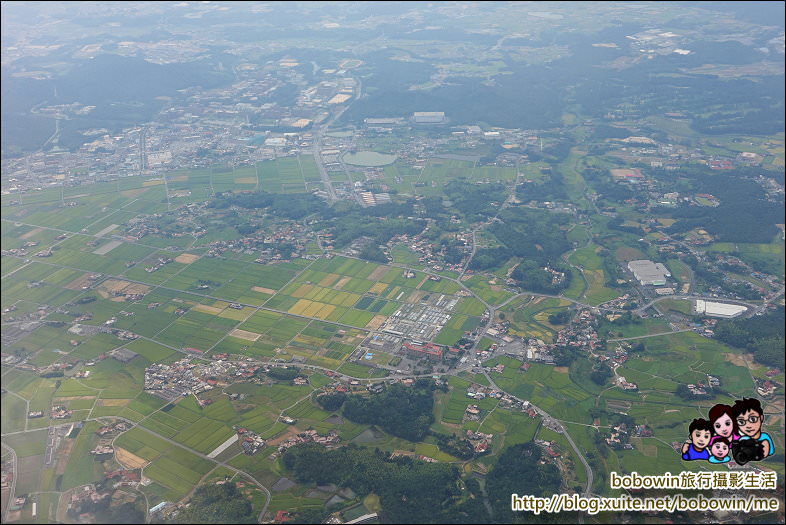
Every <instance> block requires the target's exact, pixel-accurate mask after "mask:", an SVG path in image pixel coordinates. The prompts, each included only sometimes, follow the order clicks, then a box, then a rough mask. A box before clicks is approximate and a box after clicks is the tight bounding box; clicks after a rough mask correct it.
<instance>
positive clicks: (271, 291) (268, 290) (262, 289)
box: [251, 286, 276, 295]
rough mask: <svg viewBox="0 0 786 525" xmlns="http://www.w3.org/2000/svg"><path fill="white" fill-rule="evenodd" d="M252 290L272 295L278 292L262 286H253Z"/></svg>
mask: <svg viewBox="0 0 786 525" xmlns="http://www.w3.org/2000/svg"><path fill="white" fill-rule="evenodd" d="M251 289H252V290H254V291H255V292H259V293H268V294H270V295H275V293H276V291H275V290H273V289H271V288H263V287H262V286H252V287H251Z"/></svg>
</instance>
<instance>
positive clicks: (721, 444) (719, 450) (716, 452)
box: [710, 436, 731, 463]
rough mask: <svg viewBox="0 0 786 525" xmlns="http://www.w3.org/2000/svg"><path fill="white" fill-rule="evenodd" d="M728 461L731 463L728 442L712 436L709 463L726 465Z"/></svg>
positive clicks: (720, 437)
mask: <svg viewBox="0 0 786 525" xmlns="http://www.w3.org/2000/svg"><path fill="white" fill-rule="evenodd" d="M729 461H731V456H730V455H729V440H728V439H727V438H725V437H723V436H713V438H712V440H711V441H710V463H728V462H729Z"/></svg>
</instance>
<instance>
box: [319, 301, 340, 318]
mask: <svg viewBox="0 0 786 525" xmlns="http://www.w3.org/2000/svg"><path fill="white" fill-rule="evenodd" d="M335 309H336V307H335V306H333V305H332V304H326V305H323V306H322V308H320V309H319V311H318V312H317V313H315V314H314V317H316V318H317V319H327V317H328V316H329V315H330V314H332V313H333V310H335Z"/></svg>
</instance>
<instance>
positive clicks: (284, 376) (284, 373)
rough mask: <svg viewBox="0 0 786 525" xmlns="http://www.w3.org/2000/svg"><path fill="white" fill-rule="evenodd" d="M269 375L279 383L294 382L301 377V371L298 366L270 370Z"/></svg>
mask: <svg viewBox="0 0 786 525" xmlns="http://www.w3.org/2000/svg"><path fill="white" fill-rule="evenodd" d="M267 375H268V376H270V377H272V378H273V379H278V380H279V381H292V380H293V379H295V378H296V377H297V376H299V375H300V369H299V368H298V367H296V366H292V367H289V366H287V367H284V368H279V367H276V368H271V369H270V370H268V371H267Z"/></svg>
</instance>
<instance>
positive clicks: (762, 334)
mask: <svg viewBox="0 0 786 525" xmlns="http://www.w3.org/2000/svg"><path fill="white" fill-rule="evenodd" d="M784 321H786V317H784V309H783V307H779V308H777V309H776V310H774V311H772V312H768V313H767V314H765V315H761V316H757V317H751V318H749V319H732V320H728V321H720V322H719V323H718V324H717V325H716V327H715V337H716V338H717V339H719V340H721V341H723V342H724V343H726V344H728V345H731V346H736V347H737V348H744V349H746V350H748V351H750V352H752V353H753V357H754V358H755V359H756V361H758V362H759V363H762V364H765V365H767V366H772V367H776V368H780V369H781V370H782V369H783V368H784V354H783V347H784Z"/></svg>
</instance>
